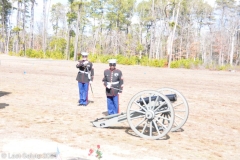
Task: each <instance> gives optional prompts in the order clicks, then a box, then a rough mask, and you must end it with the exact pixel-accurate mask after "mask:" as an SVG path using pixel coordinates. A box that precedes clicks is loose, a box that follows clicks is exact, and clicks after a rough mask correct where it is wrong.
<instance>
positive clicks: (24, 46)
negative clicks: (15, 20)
mask: <svg viewBox="0 0 240 160" xmlns="http://www.w3.org/2000/svg"><path fill="white" fill-rule="evenodd" d="M23 6H24V8H23V19H22V20H23V22H22V23H23V52H24V56H26V42H25V38H26V37H25V15H26V1H25V0H23Z"/></svg>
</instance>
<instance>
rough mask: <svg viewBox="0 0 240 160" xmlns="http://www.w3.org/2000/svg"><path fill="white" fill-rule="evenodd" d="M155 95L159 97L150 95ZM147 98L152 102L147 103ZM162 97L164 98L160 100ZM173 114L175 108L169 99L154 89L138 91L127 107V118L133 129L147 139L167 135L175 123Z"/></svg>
mask: <svg viewBox="0 0 240 160" xmlns="http://www.w3.org/2000/svg"><path fill="white" fill-rule="evenodd" d="M153 95H154V96H156V97H157V99H155V100H151V99H150V97H152V96H153ZM145 98H146V99H148V101H150V103H147V102H146V99H145ZM160 98H161V99H163V100H162V101H159V100H158V99H160ZM144 99H145V100H144ZM139 100H141V102H142V104H140V102H139ZM163 115H167V116H163ZM172 115H174V109H173V107H172V104H171V102H170V101H169V99H168V98H167V97H166V96H165V95H163V94H161V93H160V92H158V91H154V90H146V91H141V92H139V93H137V94H136V95H135V96H133V97H132V99H131V100H130V101H129V104H128V108H127V120H128V123H129V125H130V127H131V129H132V130H133V131H134V132H135V133H136V134H137V135H138V136H140V137H142V138H147V139H159V138H161V137H163V136H165V135H166V134H167V133H168V132H169V131H170V130H171V128H172V125H173V123H174V116H172Z"/></svg>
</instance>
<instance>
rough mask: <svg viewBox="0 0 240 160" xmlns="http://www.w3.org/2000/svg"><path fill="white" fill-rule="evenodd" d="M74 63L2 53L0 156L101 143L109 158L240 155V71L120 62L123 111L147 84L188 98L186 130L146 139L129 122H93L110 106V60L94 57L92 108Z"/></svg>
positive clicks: (71, 154) (68, 157)
mask: <svg viewBox="0 0 240 160" xmlns="http://www.w3.org/2000/svg"><path fill="white" fill-rule="evenodd" d="M75 65H76V62H74V61H57V60H39V59H28V58H21V57H11V56H6V55H0V135H1V138H0V139H1V140H0V154H1V155H0V156H1V157H0V159H11V156H12V157H14V156H15V159H16V156H17V155H19V154H21V155H22V154H23V153H25V154H31V153H32V154H43V153H45V154H48V155H50V154H52V153H56V150H57V147H58V148H59V151H60V153H61V156H62V159H64V160H77V159H79V160H80V159H96V158H95V157H94V155H93V156H88V151H89V149H90V148H92V149H96V148H97V145H100V146H101V151H102V153H103V158H102V159H107V160H108V159H151V160H154V159H156V160H160V159H231V160H232V159H236V160H237V159H240V72H228V71H208V70H187V69H167V68H152V67H143V66H124V65H117V68H119V69H121V70H122V72H123V76H124V82H125V85H124V92H123V94H122V95H121V97H120V107H121V109H120V110H121V112H125V111H126V109H127V106H128V102H129V101H130V99H131V98H132V97H133V96H134V95H135V94H136V93H138V92H139V91H142V90H148V89H151V90H156V89H159V88H162V87H170V88H174V89H176V90H178V91H180V92H181V93H182V94H183V95H184V96H185V97H186V99H187V101H188V104H189V107H190V113H189V118H188V121H187V122H186V124H185V125H184V126H183V128H182V131H181V132H170V133H169V134H168V138H166V139H164V140H147V139H143V138H140V137H138V136H135V134H134V133H133V131H132V130H131V128H130V127H129V125H128V123H127V122H123V123H119V124H116V125H115V126H113V127H111V128H96V127H93V125H92V124H91V123H90V121H92V120H95V119H96V118H100V117H103V116H104V113H105V112H106V111H107V107H106V97H105V92H104V87H103V85H102V82H101V80H102V77H103V71H104V69H107V68H108V65H107V64H98V63H94V68H95V78H94V82H93V84H92V88H93V92H94V95H93V94H92V93H91V92H90V93H89V99H90V100H91V101H93V103H90V104H89V105H88V106H87V107H80V106H78V105H77V101H78V88H77V82H76V80H75V78H76V75H77V72H78V70H77V69H76V68H75ZM52 156H54V155H52ZM18 158H19V157H18ZM48 158H49V157H48ZM12 159H13V158H12ZM25 159H27V158H25ZM28 159H31V158H28ZM32 159H34V158H32ZM45 159H46V157H45ZM49 159H54V158H52V157H50V158H49Z"/></svg>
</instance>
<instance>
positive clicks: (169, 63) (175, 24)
mask: <svg viewBox="0 0 240 160" xmlns="http://www.w3.org/2000/svg"><path fill="white" fill-rule="evenodd" d="M181 2H182V0H180V1H179V2H178V8H177V14H176V18H175V21H174V28H173V31H172V34H171V37H170V46H169V47H170V48H169V49H170V50H169V60H168V68H170V66H171V62H172V47H173V40H174V35H175V31H176V27H177V23H178V14H179V10H180V4H181Z"/></svg>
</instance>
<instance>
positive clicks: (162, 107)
mask: <svg viewBox="0 0 240 160" xmlns="http://www.w3.org/2000/svg"><path fill="white" fill-rule="evenodd" d="M188 114H189V106H188V103H187V101H186V99H185V97H184V96H183V95H182V94H181V93H180V92H178V91H177V90H175V89H171V88H161V89H158V90H145V91H141V92H139V93H137V94H135V95H134V96H133V97H132V98H131V100H130V101H129V103H128V106H127V112H126V113H120V114H114V115H108V116H106V117H103V118H97V119H96V120H94V121H92V124H93V125H94V126H95V127H101V128H106V127H110V126H113V125H114V124H116V123H120V122H124V121H126V120H127V121H128V124H129V125H130V127H131V129H132V130H133V131H134V133H136V134H137V135H138V136H140V137H142V138H147V139H160V138H162V137H164V136H166V134H167V133H168V132H170V131H172V132H173V131H177V130H179V129H180V128H181V127H182V126H183V125H184V124H185V123H186V121H187V119H188Z"/></svg>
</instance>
